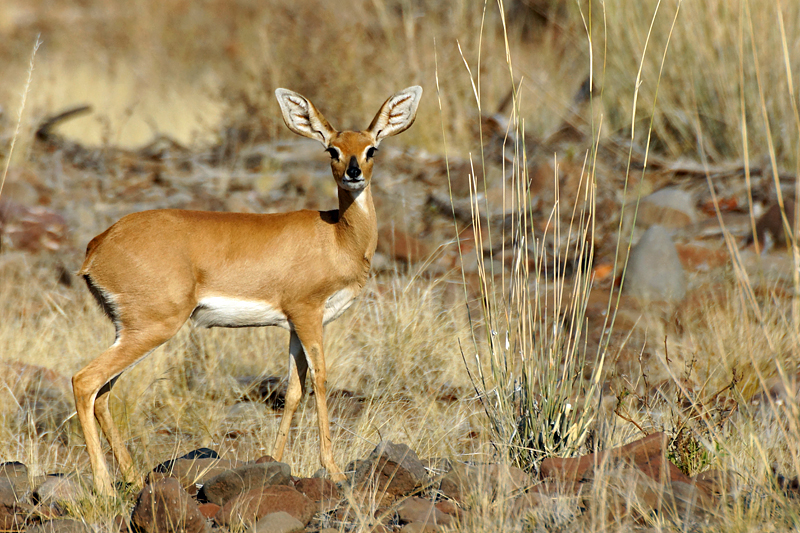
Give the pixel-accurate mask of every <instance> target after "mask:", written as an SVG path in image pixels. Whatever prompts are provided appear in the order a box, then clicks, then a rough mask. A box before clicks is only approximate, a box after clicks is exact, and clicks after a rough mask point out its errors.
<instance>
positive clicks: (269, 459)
mask: <svg viewBox="0 0 800 533" xmlns="http://www.w3.org/2000/svg"><path fill="white" fill-rule="evenodd" d="M274 462H276V461H275V458H274V457H272V456H271V455H263V456H261V457H259V458H258V459H256V464H257V465H260V464H261V463H274Z"/></svg>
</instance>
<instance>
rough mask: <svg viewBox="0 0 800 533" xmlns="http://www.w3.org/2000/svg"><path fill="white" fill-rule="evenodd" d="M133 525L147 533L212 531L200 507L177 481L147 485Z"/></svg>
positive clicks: (168, 480) (134, 515)
mask: <svg viewBox="0 0 800 533" xmlns="http://www.w3.org/2000/svg"><path fill="white" fill-rule="evenodd" d="M131 521H132V522H133V524H134V525H135V526H136V527H137V529H138V530H139V531H143V532H144V533H174V532H176V531H180V532H182V533H202V532H206V531H207V530H208V529H209V525H208V522H206V519H205V517H204V516H203V515H202V513H200V510H199V509H198V506H197V503H196V502H195V501H194V500H193V499H192V498H191V496H189V494H188V493H187V492H186V491H185V490H183V488H182V487H181V484H180V482H179V481H178V480H177V479H175V478H165V479H162V480H160V481H158V482H157V483H155V484H153V485H146V486H145V487H144V489H142V492H140V493H139V498H138V499H137V501H136V506H135V507H134V508H133V513H132V514H131Z"/></svg>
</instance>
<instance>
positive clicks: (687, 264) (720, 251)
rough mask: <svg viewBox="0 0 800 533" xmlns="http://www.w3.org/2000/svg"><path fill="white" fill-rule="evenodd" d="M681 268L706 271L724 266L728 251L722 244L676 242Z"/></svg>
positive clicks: (727, 258) (728, 255) (728, 254)
mask: <svg viewBox="0 0 800 533" xmlns="http://www.w3.org/2000/svg"><path fill="white" fill-rule="evenodd" d="M675 249H676V250H677V251H678V259H680V261H681V264H682V265H683V268H685V269H687V270H691V271H706V270H711V269H713V268H717V267H721V266H725V265H727V264H728V261H729V260H730V253H729V252H728V249H727V248H725V247H724V246H721V247H720V246H717V247H713V248H712V247H709V246H707V245H704V244H700V243H687V244H676V245H675Z"/></svg>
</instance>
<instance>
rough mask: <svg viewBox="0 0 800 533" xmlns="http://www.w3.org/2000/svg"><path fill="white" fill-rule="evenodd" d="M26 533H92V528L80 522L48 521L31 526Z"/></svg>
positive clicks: (67, 520)
mask: <svg viewBox="0 0 800 533" xmlns="http://www.w3.org/2000/svg"><path fill="white" fill-rule="evenodd" d="M25 533H92V528H91V527H89V526H88V525H86V524H84V523H83V522H81V521H80V520H74V519H71V518H68V519H65V520H48V521H47V522H42V523H41V524H35V525H32V526H29V527H28V528H27V529H26V530H25Z"/></svg>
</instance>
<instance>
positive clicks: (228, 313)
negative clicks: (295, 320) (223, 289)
mask: <svg viewBox="0 0 800 533" xmlns="http://www.w3.org/2000/svg"><path fill="white" fill-rule="evenodd" d="M191 318H192V322H193V323H194V324H195V325H196V326H199V327H204V328H213V327H221V328H243V327H258V326H280V327H282V328H285V329H289V320H288V319H287V318H286V315H284V314H283V313H282V312H281V311H280V310H279V309H276V308H275V307H273V306H271V305H270V304H268V303H266V302H259V301H254V300H239V299H236V298H227V297H225V296H209V297H206V298H202V299H201V300H200V301H199V302H197V307H195V308H194V311H192V317H191Z"/></svg>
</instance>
